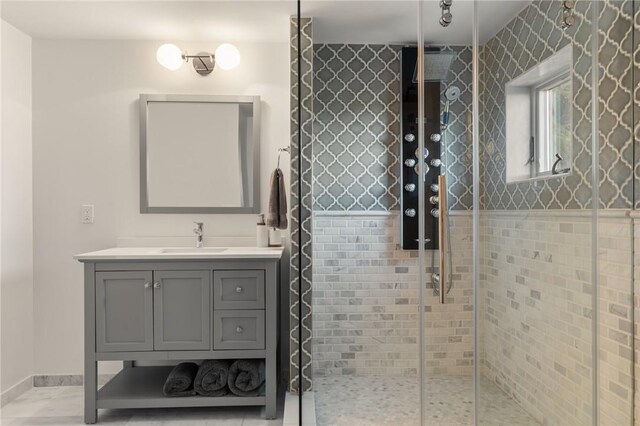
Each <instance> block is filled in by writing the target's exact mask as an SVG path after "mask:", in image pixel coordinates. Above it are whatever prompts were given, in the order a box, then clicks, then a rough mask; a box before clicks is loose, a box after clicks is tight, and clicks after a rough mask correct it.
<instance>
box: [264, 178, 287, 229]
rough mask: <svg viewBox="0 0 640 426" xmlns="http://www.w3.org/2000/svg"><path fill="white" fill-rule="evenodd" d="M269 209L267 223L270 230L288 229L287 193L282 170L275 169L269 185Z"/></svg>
mask: <svg viewBox="0 0 640 426" xmlns="http://www.w3.org/2000/svg"><path fill="white" fill-rule="evenodd" d="M269 191H270V192H269V207H268V210H267V215H266V223H267V226H268V227H270V228H277V229H287V226H288V223H287V192H286V191H285V187H284V175H283V174H282V170H280V169H275V170H274V172H273V173H272V174H271V181H270V183H269Z"/></svg>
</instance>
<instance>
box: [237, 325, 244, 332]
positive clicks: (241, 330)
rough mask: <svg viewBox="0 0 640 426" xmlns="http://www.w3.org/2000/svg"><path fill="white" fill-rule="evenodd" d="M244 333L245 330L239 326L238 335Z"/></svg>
mask: <svg viewBox="0 0 640 426" xmlns="http://www.w3.org/2000/svg"><path fill="white" fill-rule="evenodd" d="M243 331H244V328H242V327H240V326H238V327H236V333H242V332H243Z"/></svg>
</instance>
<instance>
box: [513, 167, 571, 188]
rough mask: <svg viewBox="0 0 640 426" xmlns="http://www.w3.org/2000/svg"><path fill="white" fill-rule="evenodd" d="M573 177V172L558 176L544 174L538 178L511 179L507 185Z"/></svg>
mask: <svg viewBox="0 0 640 426" xmlns="http://www.w3.org/2000/svg"><path fill="white" fill-rule="evenodd" d="M570 175H571V170H569V171H568V172H564V173H558V174H557V175H554V174H551V173H549V174H542V175H538V176H522V177H515V178H511V179H507V185H512V184H517V183H525V182H536V181H539V180H549V179H556V178H564V177H567V176H570Z"/></svg>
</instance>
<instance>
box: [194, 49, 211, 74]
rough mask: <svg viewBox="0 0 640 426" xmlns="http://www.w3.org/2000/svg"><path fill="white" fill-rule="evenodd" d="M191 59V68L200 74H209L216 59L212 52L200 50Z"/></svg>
mask: <svg viewBox="0 0 640 426" xmlns="http://www.w3.org/2000/svg"><path fill="white" fill-rule="evenodd" d="M195 56H197V57H194V58H192V59H191V61H192V62H193V69H194V70H196V72H197V73H198V74H200V75H209V74H211V71H213V69H214V68H215V66H216V61H215V59H214V57H213V55H212V54H210V53H207V52H200V53H198V54H197V55H195Z"/></svg>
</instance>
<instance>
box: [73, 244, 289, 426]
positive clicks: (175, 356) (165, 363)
mask: <svg viewBox="0 0 640 426" xmlns="http://www.w3.org/2000/svg"><path fill="white" fill-rule="evenodd" d="M260 250H262V251H260ZM140 251H142V249H140ZM256 251H257V253H258V254H259V255H260V256H262V255H263V253H264V257H262V258H261V257H257V256H256V255H255V254H254V255H253V257H251V258H243V257H242V256H243V255H244V254H243V252H240V253H239V254H237V257H231V258H224V259H206V258H204V259H200V258H189V257H187V256H183V257H182V258H176V257H171V256H167V258H166V259H163V258H160V259H158V258H154V259H144V258H142V259H136V258H135V257H130V258H126V257H125V258H116V259H114V258H113V257H112V255H110V254H109V253H110V252H109V251H108V250H107V251H106V254H104V255H102V253H101V252H96V253H89V254H87V255H80V258H79V260H80V261H82V262H84V269H85V276H84V279H85V286H84V297H85V298H84V301H85V375H84V379H85V382H84V389H85V393H84V396H85V423H95V422H96V421H97V410H98V409H101V408H102V409H114V408H125V409H127V408H154V407H208V406H255V405H262V406H265V407H266V410H265V415H266V417H267V418H268V419H273V418H275V417H276V393H277V383H278V378H277V361H276V360H277V347H278V290H279V288H278V287H279V283H278V274H279V259H280V256H281V255H282V251H281V250H278V251H268V250H267V249H256ZM245 252H246V250H245ZM103 256H104V257H103ZM205 359H226V360H229V361H230V362H231V361H233V360H238V359H262V360H264V362H265V366H266V368H265V393H264V395H258V396H253V397H245V396H236V395H233V394H228V395H225V396H223V397H207V396H190V397H184V398H173V397H167V396H165V395H164V394H163V392H162V388H163V384H164V381H165V379H166V377H167V375H168V374H169V372H170V371H171V369H172V365H175V364H177V363H179V362H181V361H195V362H200V361H201V360H205ZM118 360H119V361H123V369H122V370H121V371H120V372H119V373H118V374H117V375H116V376H115V377H113V378H112V379H111V380H110V381H108V382H107V383H106V384H105V385H104V386H102V387H101V388H100V389H98V382H97V373H98V362H100V361H118Z"/></svg>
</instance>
